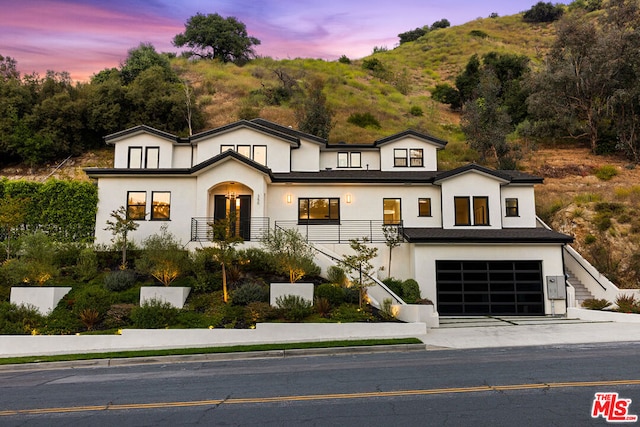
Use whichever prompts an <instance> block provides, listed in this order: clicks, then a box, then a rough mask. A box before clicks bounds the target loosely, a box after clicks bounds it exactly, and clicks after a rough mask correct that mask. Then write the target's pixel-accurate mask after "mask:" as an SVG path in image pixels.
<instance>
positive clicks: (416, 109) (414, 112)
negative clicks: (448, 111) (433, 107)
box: [409, 105, 424, 117]
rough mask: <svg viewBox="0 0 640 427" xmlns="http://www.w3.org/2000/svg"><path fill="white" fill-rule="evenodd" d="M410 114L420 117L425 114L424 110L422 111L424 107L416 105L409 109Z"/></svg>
mask: <svg viewBox="0 0 640 427" xmlns="http://www.w3.org/2000/svg"><path fill="white" fill-rule="evenodd" d="M409 114H411V115H412V116H415V117H420V116H423V115H424V112H423V111H422V108H420V107H418V106H417V105H414V106H412V107H411V108H410V109H409Z"/></svg>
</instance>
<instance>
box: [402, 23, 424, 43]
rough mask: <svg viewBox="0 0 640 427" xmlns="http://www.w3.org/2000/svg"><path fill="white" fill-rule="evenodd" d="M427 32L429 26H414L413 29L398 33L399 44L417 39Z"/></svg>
mask: <svg viewBox="0 0 640 427" xmlns="http://www.w3.org/2000/svg"><path fill="white" fill-rule="evenodd" d="M428 32H429V27H428V26H427V27H426V29H425V27H422V28H416V29H415V30H409V31H405V32H404V33H400V34H398V37H399V38H400V44H403V43H408V42H412V41H416V40H418V39H419V38H420V37H422V36H424V35H425V34H427V33H428Z"/></svg>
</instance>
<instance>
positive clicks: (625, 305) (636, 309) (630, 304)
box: [616, 295, 640, 313]
mask: <svg viewBox="0 0 640 427" xmlns="http://www.w3.org/2000/svg"><path fill="white" fill-rule="evenodd" d="M616 305H617V306H618V309H617V310H616V311H619V312H621V313H640V301H636V298H635V296H634V295H619V296H618V297H617V298H616Z"/></svg>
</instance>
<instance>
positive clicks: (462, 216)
mask: <svg viewBox="0 0 640 427" xmlns="http://www.w3.org/2000/svg"><path fill="white" fill-rule="evenodd" d="M454 208H455V225H472V223H471V220H472V219H473V225H489V198H488V197H484V196H483V197H474V198H473V211H472V210H471V199H470V198H469V197H454ZM472 214H473V215H472Z"/></svg>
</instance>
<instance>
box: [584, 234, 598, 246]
mask: <svg viewBox="0 0 640 427" xmlns="http://www.w3.org/2000/svg"><path fill="white" fill-rule="evenodd" d="M596 240H597V238H596V236H594V235H593V234H587V235H586V236H585V237H584V243H585V245H591V244H593V243H595V242H596Z"/></svg>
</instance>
